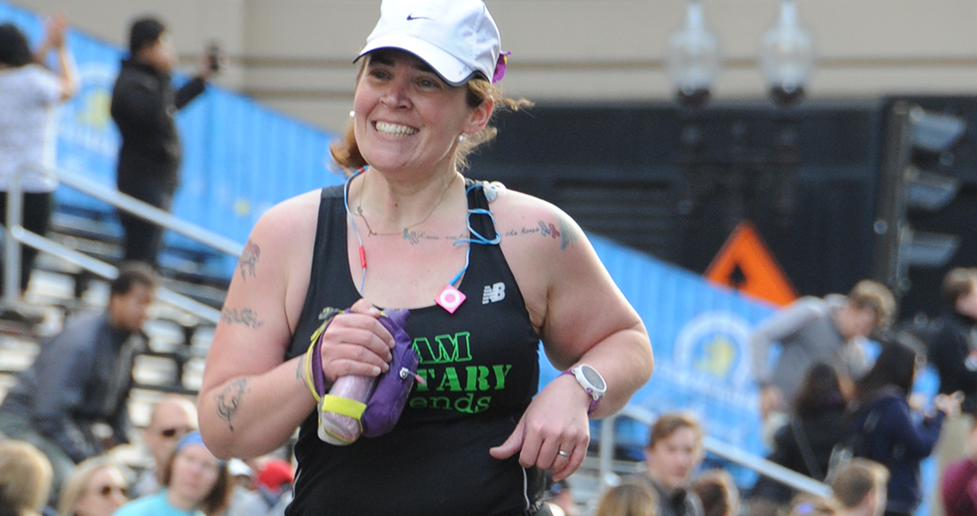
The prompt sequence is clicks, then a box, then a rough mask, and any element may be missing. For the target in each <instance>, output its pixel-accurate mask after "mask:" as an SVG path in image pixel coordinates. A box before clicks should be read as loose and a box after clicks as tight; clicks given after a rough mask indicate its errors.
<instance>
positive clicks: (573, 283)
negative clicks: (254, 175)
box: [198, 0, 653, 516]
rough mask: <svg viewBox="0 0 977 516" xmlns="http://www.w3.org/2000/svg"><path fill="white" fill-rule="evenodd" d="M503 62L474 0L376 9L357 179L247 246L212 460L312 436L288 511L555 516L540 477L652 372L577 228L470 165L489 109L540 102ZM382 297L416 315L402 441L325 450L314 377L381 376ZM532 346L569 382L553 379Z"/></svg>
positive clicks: (294, 202)
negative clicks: (511, 86)
mask: <svg viewBox="0 0 977 516" xmlns="http://www.w3.org/2000/svg"><path fill="white" fill-rule="evenodd" d="M508 57H509V56H508V54H507V52H504V51H503V46H502V43H501V39H500V35H499V30H498V27H497V25H496V23H495V21H494V19H493V17H492V16H491V15H490V13H489V11H488V9H487V8H486V7H485V4H484V3H483V2H482V1H481V0H384V1H383V2H382V3H381V5H380V19H379V22H378V23H377V24H376V27H375V28H374V30H373V32H372V33H371V34H370V35H369V36H368V37H367V41H366V45H365V46H364V47H363V49H362V51H361V52H360V53H359V54H358V55H357V56H356V57H355V62H356V63H358V65H359V75H358V76H357V79H356V91H355V95H354V99H353V111H352V113H351V119H350V121H349V125H348V128H347V130H346V132H345V133H344V135H343V137H342V138H341V139H340V140H339V141H337V142H336V143H335V144H334V145H333V147H332V154H333V157H334V159H335V160H336V162H337V163H338V164H339V165H340V166H341V167H342V168H344V169H346V170H347V171H348V173H347V181H346V183H345V184H344V185H341V186H337V187H329V188H324V189H322V190H320V191H314V192H310V193H308V194H304V195H300V196H298V197H295V198H292V199H289V200H286V201H284V202H282V203H281V204H279V205H277V206H275V207H273V208H272V209H270V210H269V211H268V212H266V213H265V215H264V216H262V218H261V219H260V220H259V221H258V223H257V224H256V226H255V228H254V229H253V231H252V233H251V235H250V237H249V240H248V242H247V244H246V248H247V250H246V252H245V254H246V255H247V257H246V258H242V260H241V261H240V263H239V270H238V271H237V273H236V274H235V275H234V279H233V280H232V282H231V285H230V288H229V291H228V295H227V298H226V300H225V304H224V307H223V314H224V317H223V318H222V320H221V322H220V323H219V324H218V326H217V328H216V331H215V335H214V340H213V343H212V345H211V347H210V351H209V354H208V357H207V365H206V368H205V373H204V379H203V385H202V388H201V392H200V397H199V401H198V408H199V418H200V428H201V432H202V434H203V436H204V439H205V441H206V442H207V444H208V446H209V447H210V449H211V450H213V451H214V453H215V454H217V455H218V456H220V457H232V456H241V457H252V456H257V455H262V454H264V453H268V452H270V451H272V450H274V449H276V448H278V447H279V446H281V445H282V444H283V443H286V442H287V441H288V440H289V438H290V437H291V436H292V435H293V433H294V431H295V428H296V427H300V431H299V436H298V441H297V443H296V445H295V448H294V451H295V456H296V459H297V462H298V469H297V472H298V473H297V475H296V478H295V483H294V486H293V488H294V499H293V501H292V503H291V504H290V506H289V507H288V509H287V514H288V515H289V516H300V515H312V514H321V513H328V514H330V515H347V514H398V515H412V514H480V515H490V514H549V508H548V505H547V504H545V503H544V502H543V500H542V499H543V493H544V490H545V479H544V475H545V473H546V472H547V471H549V472H552V475H553V479H554V481H559V480H561V479H563V478H566V477H567V476H569V475H570V474H571V473H573V472H574V471H575V470H576V469H577V468H578V467H579V466H580V464H581V463H582V462H583V459H584V457H585V456H586V453H587V448H588V445H589V443H590V433H589V425H590V422H589V419H590V418H591V417H594V418H600V417H604V416H607V415H610V414H613V413H614V412H616V411H617V410H619V409H620V408H621V407H623V406H624V405H625V404H626V403H627V401H628V399H629V398H630V397H631V395H632V394H633V393H634V391H635V390H636V389H638V387H640V386H641V385H643V384H644V383H645V382H646V381H647V380H648V378H649V376H650V375H651V372H652V368H653V358H652V353H651V346H650V344H649V339H648V335H647V332H646V330H645V328H644V325H643V323H642V321H641V319H640V317H639V316H638V314H637V313H636V312H635V310H634V309H633V308H632V307H631V305H630V304H629V303H628V301H627V300H626V299H625V298H624V296H623V295H622V293H621V291H620V290H619V289H618V288H617V286H616V285H615V284H614V282H613V280H612V279H611V277H610V276H609V274H608V273H607V271H606V270H605V269H604V267H603V265H602V264H601V262H600V260H599V259H598V257H597V254H596V253H595V252H594V249H593V247H592V246H591V244H590V242H589V241H588V239H587V237H586V235H585V234H584V233H583V231H582V230H581V229H580V227H579V226H578V225H577V224H576V223H575V222H574V221H573V220H572V219H571V218H570V217H568V216H567V215H566V214H565V213H564V212H563V211H561V210H560V209H558V208H557V207H555V206H553V205H552V204H549V203H547V202H544V201H542V200H540V199H537V198H535V197H532V196H529V195H525V194H522V193H519V192H515V191H511V190H506V189H505V188H504V187H503V186H502V185H501V184H498V183H486V182H481V181H474V180H471V179H467V178H466V177H464V176H463V175H462V171H463V170H464V169H465V168H466V167H467V166H468V157H469V156H470V154H471V152H472V151H474V150H475V149H477V148H478V147H479V146H481V145H483V144H485V143H487V142H488V141H490V140H491V139H492V137H493V136H494V135H495V129H494V128H493V127H492V126H491V124H490V122H491V120H492V118H493V115H494V114H495V113H496V112H497V111H502V110H510V109H511V110H514V109H520V108H522V107H525V106H527V105H528V102H526V101H523V100H515V99H510V98H507V97H505V96H504V95H503V93H502V90H501V87H500V83H499V81H501V79H502V77H503V76H504V75H505V72H506V65H507V64H508ZM347 308H351V309H350V310H346V311H343V312H340V313H339V314H338V315H334V316H333V314H335V313H336V310H343V309H347ZM387 308H391V309H393V308H398V309H404V308H406V309H408V310H409V314H410V315H409V317H408V318H407V320H406V323H405V330H406V333H407V334H408V335H409V336H410V339H411V342H412V349H413V350H414V351H415V352H416V353H417V355H418V358H419V366H418V368H417V371H416V376H418V377H420V378H421V380H422V381H418V382H416V383H414V385H413V387H412V391H411V392H410V394H409V397H408V398H407V400H406V404H405V408H404V409H403V413H402V414H401V415H400V417H399V420H398V421H397V424H396V426H394V427H393V429H392V430H391V431H390V432H389V433H386V434H383V435H378V436H374V437H365V436H363V437H359V438H358V439H357V440H355V441H354V442H352V443H350V444H347V445H345V446H340V445H334V444H329V443H327V442H324V441H323V440H320V437H319V435H320V434H319V430H320V428H319V416H318V411H319V410H321V406H320V407H319V410H317V402H316V398H315V397H316V396H318V394H317V393H314V392H313V391H317V390H318V387H315V386H313V387H312V388H311V389H310V386H309V385H314V384H315V382H312V381H308V380H307V377H311V376H312V375H320V376H316V378H321V377H324V383H325V384H326V385H327V387H328V386H330V385H332V384H333V383H334V382H336V380H337V379H339V378H340V377H344V376H348V375H359V376H368V377H375V376H378V375H380V374H382V373H383V372H385V371H386V370H387V368H388V363H389V362H390V361H391V359H392V356H391V349H392V348H393V346H394V344H395V341H394V338H393V337H392V336H391V334H390V332H389V331H387V330H386V329H385V328H384V326H383V325H382V324H381V323H380V322H381V321H380V320H379V319H378V318H379V317H381V313H382V312H381V309H387ZM327 320H328V321H329V322H328V324H327V325H325V329H324V330H323V331H321V332H320V331H318V330H319V329H320V327H322V326H324V323H325V322H326V321H327ZM540 342H542V351H544V352H545V353H546V355H547V358H548V359H549V360H550V361H551V363H553V364H554V365H555V366H556V367H558V368H559V369H561V370H566V373H567V374H564V375H560V376H559V377H557V378H556V379H555V380H553V381H551V382H549V383H548V384H546V385H545V386H542V388H540V386H539V375H540V372H539V360H540V356H539V353H540ZM312 345H316V347H310V346H312ZM310 349H313V350H316V349H318V350H319V353H318V354H317V355H316V354H312V353H307V351H308V350H310ZM306 356H308V357H309V359H308V360H307V359H306ZM395 373H397V372H395ZM408 376H409V375H408ZM327 390H328V388H327Z"/></svg>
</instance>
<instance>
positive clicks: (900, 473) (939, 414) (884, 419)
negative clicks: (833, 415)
mask: <svg viewBox="0 0 977 516" xmlns="http://www.w3.org/2000/svg"><path fill="white" fill-rule="evenodd" d="M924 364H925V358H924V356H923V355H922V354H921V353H919V352H918V351H917V350H916V349H914V348H912V347H910V346H908V345H906V344H904V343H902V342H899V341H891V342H884V343H883V345H882V352H881V353H880V354H879V357H878V358H877V359H876V361H875V365H874V366H873V367H872V369H871V370H870V371H869V372H868V373H867V374H866V375H865V376H864V377H862V379H861V380H859V381H858V384H857V386H856V394H855V401H854V403H853V407H852V409H853V412H854V420H853V424H852V426H851V429H852V431H853V432H854V435H855V437H854V438H853V440H852V442H853V443H854V444H853V448H854V451H855V453H856V454H857V455H859V456H864V457H866V458H869V459H872V460H874V461H877V462H879V463H881V464H883V465H885V466H886V467H887V468H888V469H889V474H890V477H889V484H888V494H889V497H888V501H887V502H886V508H885V514H886V516H900V515H909V514H913V512H915V510H916V508H917V507H918V506H919V503H920V502H921V501H922V500H923V488H922V482H921V478H920V470H919V463H920V461H922V460H923V459H925V458H926V457H927V456H929V454H930V453H931V452H932V451H933V446H934V445H935V444H936V440H937V438H938V437H939V436H940V427H941V426H942V424H943V418H944V417H945V416H946V415H948V414H956V413H959V411H960V401H961V398H962V396H959V395H958V394H953V395H946V394H940V395H938V396H936V398H935V399H934V401H933V406H934V407H935V409H936V410H935V411H930V412H927V413H924V414H923V416H924V417H923V418H922V420H921V421H920V422H919V423H918V424H917V423H916V422H915V420H914V418H913V413H912V409H911V408H910V406H909V402H908V397H909V394H910V392H912V387H913V382H914V381H915V379H916V373H917V371H919V369H920V368H922V367H923V365H924Z"/></svg>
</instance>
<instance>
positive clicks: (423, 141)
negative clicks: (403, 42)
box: [353, 49, 481, 172]
mask: <svg viewBox="0 0 977 516" xmlns="http://www.w3.org/2000/svg"><path fill="white" fill-rule="evenodd" d="M367 59H368V62H367V64H366V66H365V68H364V70H363V72H362V74H361V76H360V79H359V81H358V82H357V86H356V97H355V99H354V101H353V107H354V111H355V115H354V124H355V125H354V133H355V135H356V142H357V145H358V146H359V149H360V152H361V153H362V155H363V157H364V158H365V159H366V162H367V163H369V164H370V166H371V167H373V168H376V169H379V170H381V171H394V170H416V171H422V172H423V171H430V170H436V169H438V168H441V167H450V166H452V161H453V160H452V158H453V156H454V150H455V147H456V146H457V143H458V136H460V135H463V134H469V133H470V132H472V130H473V129H475V130H477V129H479V128H480V126H479V127H476V126H474V125H473V123H476V122H475V120H476V119H477V113H478V112H479V110H480V109H481V108H476V109H474V110H473V109H471V108H469V107H468V105H467V104H466V94H467V87H465V86H461V87H452V86H450V85H448V84H447V83H446V82H444V80H443V79H441V77H440V76H438V74H437V73H436V72H435V71H434V70H433V69H431V67H430V66H428V65H427V63H425V62H424V61H422V60H420V59H418V58H417V57H416V56H414V55H413V54H410V53H408V52H404V51H402V50H395V49H380V50H377V51H375V52H372V53H371V54H369V55H368V56H367Z"/></svg>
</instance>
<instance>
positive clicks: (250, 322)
mask: <svg viewBox="0 0 977 516" xmlns="http://www.w3.org/2000/svg"><path fill="white" fill-rule="evenodd" d="M221 321H223V322H224V323H226V324H242V325H244V326H247V327H248V328H255V329H256V328H261V325H263V324H265V322H264V321H262V320H260V319H258V312H255V311H254V310H252V309H250V308H243V309H241V310H238V309H237V308H224V309H222V310H221Z"/></svg>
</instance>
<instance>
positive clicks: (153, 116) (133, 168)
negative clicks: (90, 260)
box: [111, 17, 220, 267]
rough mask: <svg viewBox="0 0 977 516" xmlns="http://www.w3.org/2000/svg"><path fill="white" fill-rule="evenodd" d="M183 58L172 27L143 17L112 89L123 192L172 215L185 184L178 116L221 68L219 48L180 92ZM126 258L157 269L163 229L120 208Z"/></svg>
mask: <svg viewBox="0 0 977 516" xmlns="http://www.w3.org/2000/svg"><path fill="white" fill-rule="evenodd" d="M176 60H177V55H176V51H175V49H174V47H173V43H172V41H171V39H170V36H169V32H168V31H167V29H166V26H165V25H164V24H163V23H162V22H161V21H159V20H157V19H156V18H152V17H147V18H140V19H138V20H136V21H135V22H133V23H132V26H131V27H130V29H129V57H128V58H127V59H123V60H122V69H121V70H120V72H119V76H118V78H117V79H116V81H115V87H114V88H113V90H112V108H111V111H112V119H113V120H114V121H115V124H116V125H117V126H118V128H119V133H120V134H121V136H122V147H121V149H120V150H119V162H118V165H117V178H116V179H117V182H118V187H119V191H120V192H122V193H124V194H128V195H131V196H133V197H135V198H136V199H139V200H141V201H143V202H146V203H149V204H151V205H153V206H156V207H157V208H160V209H163V210H166V211H169V210H170V206H171V205H172V203H173V194H174V193H175V192H176V188H177V186H179V168H180V158H181V155H182V150H181V145H180V137H179V134H178V133H177V129H176V113H177V111H179V110H180V109H182V108H183V107H184V106H186V105H187V104H189V103H190V101H192V100H193V99H195V98H196V97H197V96H198V95H200V94H201V93H203V91H204V89H205V87H206V81H207V79H208V78H209V77H210V76H211V75H212V74H213V73H215V72H217V71H218V70H219V68H220V60H219V58H218V55H217V52H214V50H213V49H211V50H209V51H208V52H205V53H204V54H203V55H202V56H201V58H200V64H199V65H198V69H197V74H196V76H195V77H193V78H192V79H191V80H190V81H188V82H187V83H186V84H184V85H183V86H182V87H180V88H178V89H177V88H174V86H173V82H172V77H171V73H172V70H173V67H174V65H175V64H176ZM119 221H120V222H121V223H122V227H123V229H124V231H125V239H124V243H123V247H124V256H123V258H124V259H126V260H139V261H142V262H145V263H148V264H149V265H151V266H153V267H155V266H156V265H157V263H156V262H157V256H158V255H159V251H160V248H161V246H162V237H163V228H162V227H161V226H159V225H157V224H155V223H153V222H150V221H147V220H145V219H142V218H139V217H136V216H134V215H131V214H129V213H127V212H123V211H121V210H120V212H119Z"/></svg>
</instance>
